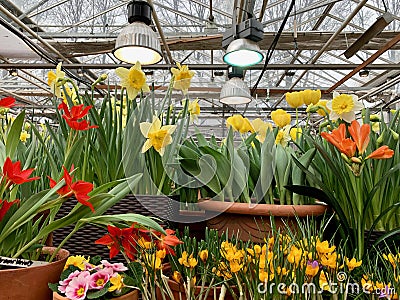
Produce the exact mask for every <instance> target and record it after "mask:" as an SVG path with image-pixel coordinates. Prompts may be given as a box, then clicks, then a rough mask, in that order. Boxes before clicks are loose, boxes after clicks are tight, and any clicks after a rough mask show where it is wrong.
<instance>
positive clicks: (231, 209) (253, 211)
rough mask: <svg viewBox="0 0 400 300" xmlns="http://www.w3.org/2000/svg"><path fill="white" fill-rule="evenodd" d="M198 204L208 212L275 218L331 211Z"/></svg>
mask: <svg viewBox="0 0 400 300" xmlns="http://www.w3.org/2000/svg"><path fill="white" fill-rule="evenodd" d="M198 203H199V207H200V208H202V209H204V210H206V211H213V212H225V213H230V214H245V215H258V216H275V217H295V216H298V217H305V216H320V215H323V214H324V213H325V212H326V211H328V209H329V206H328V205H327V204H303V205H294V204H293V205H281V204H259V203H238V202H223V201H215V200H210V199H200V200H199V202H198Z"/></svg>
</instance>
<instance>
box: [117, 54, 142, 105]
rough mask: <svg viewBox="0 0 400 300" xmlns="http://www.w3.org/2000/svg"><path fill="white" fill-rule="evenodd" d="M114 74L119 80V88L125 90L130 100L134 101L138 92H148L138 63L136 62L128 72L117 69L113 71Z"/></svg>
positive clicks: (123, 69)
mask: <svg viewBox="0 0 400 300" xmlns="http://www.w3.org/2000/svg"><path fill="white" fill-rule="evenodd" d="M115 74H117V75H118V77H119V78H120V79H121V86H122V87H124V88H126V91H127V92H128V97H129V99H130V100H133V99H135V98H136V96H137V94H138V93H139V92H140V91H143V92H150V88H149V86H148V85H147V83H146V75H145V74H144V72H143V71H142V66H141V64H140V62H136V64H135V65H134V66H133V67H131V68H130V69H129V70H128V69H126V68H122V67H119V68H117V69H116V70H115Z"/></svg>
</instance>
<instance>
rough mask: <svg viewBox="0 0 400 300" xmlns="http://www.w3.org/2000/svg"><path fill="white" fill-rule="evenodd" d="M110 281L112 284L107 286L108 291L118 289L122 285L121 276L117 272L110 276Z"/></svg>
mask: <svg viewBox="0 0 400 300" xmlns="http://www.w3.org/2000/svg"><path fill="white" fill-rule="evenodd" d="M110 283H111V284H112V286H110V287H109V288H108V291H109V292H114V291H119V290H121V289H122V288H123V287H124V283H123V280H122V276H121V275H119V274H118V273H116V274H115V275H114V276H113V277H111V278H110Z"/></svg>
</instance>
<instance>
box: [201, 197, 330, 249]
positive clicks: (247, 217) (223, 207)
mask: <svg viewBox="0 0 400 300" xmlns="http://www.w3.org/2000/svg"><path fill="white" fill-rule="evenodd" d="M199 207H201V208H202V209H204V210H206V211H212V212H221V214H219V215H217V216H215V217H213V218H211V219H209V220H208V221H207V226H208V227H209V228H212V229H216V230H218V232H219V233H221V234H222V233H223V232H225V231H227V232H228V234H229V235H230V236H232V235H233V236H237V237H238V238H239V239H241V240H244V241H247V240H252V241H254V242H257V243H259V242H262V241H263V240H264V237H266V236H268V234H270V233H271V232H272V228H271V217H272V218H273V221H274V223H275V227H276V228H277V229H281V231H282V230H284V229H285V228H286V225H285V223H286V224H287V225H289V226H290V227H291V228H292V229H294V228H296V227H297V221H296V216H297V217H298V218H300V219H302V218H306V217H311V216H314V217H316V216H321V215H323V214H324V213H325V212H326V211H327V209H328V206H327V205H322V204H315V205H278V204H250V205H249V204H248V203H235V202H222V201H213V200H201V201H199Z"/></svg>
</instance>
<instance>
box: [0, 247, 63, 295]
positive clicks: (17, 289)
mask: <svg viewBox="0 0 400 300" xmlns="http://www.w3.org/2000/svg"><path fill="white" fill-rule="evenodd" d="M55 250H56V248H55V247H43V253H44V254H52V253H53V252H54V251H55ZM68 256H69V252H68V251H67V250H64V249H61V250H60V251H59V252H58V254H57V256H56V261H55V262H52V263H49V264H45V265H41V266H34V267H28V268H21V269H12V270H0V291H1V292H0V299H1V300H17V299H24V300H39V299H40V300H51V299H52V292H51V290H50V289H49V287H48V283H49V282H58V280H59V279H60V274H61V272H62V270H63V268H64V265H65V262H66V261H67V258H68Z"/></svg>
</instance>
